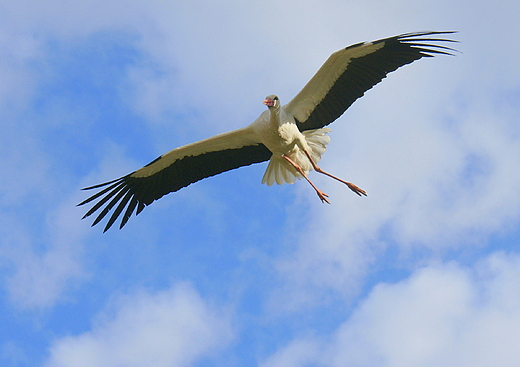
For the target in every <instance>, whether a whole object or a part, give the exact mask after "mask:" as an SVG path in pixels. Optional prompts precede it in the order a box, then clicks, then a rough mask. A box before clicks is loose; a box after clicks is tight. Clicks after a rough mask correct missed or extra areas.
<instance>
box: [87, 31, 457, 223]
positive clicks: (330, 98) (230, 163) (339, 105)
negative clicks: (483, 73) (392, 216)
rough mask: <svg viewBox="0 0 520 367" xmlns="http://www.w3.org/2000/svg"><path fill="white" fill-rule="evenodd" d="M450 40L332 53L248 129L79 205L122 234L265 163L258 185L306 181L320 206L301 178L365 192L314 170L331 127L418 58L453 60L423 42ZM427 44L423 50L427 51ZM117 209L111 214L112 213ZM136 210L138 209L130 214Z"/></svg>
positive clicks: (162, 160) (409, 37) (396, 41)
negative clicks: (143, 216) (323, 178)
mask: <svg viewBox="0 0 520 367" xmlns="http://www.w3.org/2000/svg"><path fill="white" fill-rule="evenodd" d="M445 33H453V32H421V33H408V34H403V35H400V36H396V37H390V38H386V39H382V40H379V41H375V42H368V43H359V44H356V45H353V46H349V47H347V48H344V49H342V50H339V51H337V52H335V53H333V54H332V55H331V56H330V57H329V58H328V59H327V61H326V62H325V63H324V64H323V66H322V67H321V68H320V69H319V70H318V72H317V73H316V74H315V75H314V77H313V78H312V79H311V80H310V81H309V82H308V83H307V84H306V85H305V87H304V88H303V89H302V90H301V91H300V92H299V93H298V94H297V95H296V96H295V97H294V98H293V99H292V100H291V101H289V103H287V104H286V105H281V104H280V100H279V98H278V97H277V96H275V95H270V96H267V97H266V98H265V100H264V104H265V105H266V106H267V107H268V109H267V110H266V111H264V112H262V114H261V115H260V116H259V117H258V118H257V119H256V120H255V121H254V122H253V123H251V124H250V125H249V126H246V127H244V128H241V129H237V130H233V131H230V132H227V133H223V134H219V135H216V136H213V137H210V138H207V139H204V140H201V141H198V142H195V143H192V144H188V145H184V146H182V147H179V148H176V149H173V150H171V151H170V152H168V153H166V154H163V155H162V156H160V157H158V158H157V159H155V160H154V161H152V162H150V163H149V164H147V165H146V166H144V167H143V168H141V169H139V170H137V171H134V172H132V173H130V174H128V175H126V176H124V177H121V178H119V179H116V180H113V181H110V182H106V183H104V184H100V185H96V186H92V187H88V188H86V189H94V188H101V187H104V189H102V190H101V191H100V192H98V193H96V194H95V195H93V196H91V197H90V198H88V199H87V200H85V201H83V202H82V203H80V204H78V205H83V204H86V203H88V202H91V201H94V200H97V199H99V200H98V202H97V203H96V204H95V205H94V206H93V207H92V208H91V209H90V210H89V211H88V212H87V213H86V214H85V216H84V218H85V217H87V216H90V215H91V214H93V213H94V212H96V211H97V210H99V209H101V208H103V209H102V210H101V212H100V213H99V215H98V216H97V218H96V219H95V221H94V223H93V225H95V224H97V223H98V222H99V221H100V220H101V219H103V217H105V216H106V215H107V214H108V212H109V211H110V210H112V209H113V208H114V207H115V209H114V212H113V213H112V215H111V216H110V219H109V220H108V223H107V225H106V227H105V231H106V230H107V229H108V228H110V227H111V226H112V224H113V223H114V221H115V220H116V219H117V218H118V217H119V215H120V214H121V213H123V210H124V214H123V217H122V220H121V225H120V228H122V227H123V226H124V225H125V224H126V222H127V220H128V219H129V218H130V216H131V215H132V213H133V212H134V210H136V214H139V213H140V212H141V211H142V210H143V209H144V207H145V206H147V205H149V204H151V203H152V202H153V201H155V200H157V199H159V198H161V197H162V196H164V195H166V194H168V193H170V192H174V191H177V190H180V189H181V188H183V187H186V186H188V185H190V184H192V183H194V182H196V181H199V180H201V179H203V178H206V177H210V176H213V175H216V174H219V173H222V172H225V171H228V170H231V169H235V168H238V167H242V166H246V165H250V164H253V163H259V162H263V161H267V160H269V165H268V167H267V169H266V172H265V174H264V177H263V179H262V183H266V184H268V185H272V184H274V183H275V182H276V183H277V184H283V183H293V182H295V180H296V179H297V178H304V179H306V180H307V181H308V182H309V183H310V184H311V185H312V187H313V188H314V189H315V190H316V193H317V194H318V196H319V198H320V199H321V200H322V202H327V203H328V202H329V201H328V200H327V197H328V195H326V194H325V193H323V192H322V191H321V190H319V189H318V188H316V187H315V186H314V184H313V183H312V182H311V181H310V180H309V178H308V177H307V174H308V173H309V172H310V171H311V170H316V171H317V172H319V173H323V174H325V175H327V176H329V177H332V178H334V179H336V180H338V181H340V182H342V183H344V184H346V185H347V186H348V187H349V188H350V189H351V190H352V191H354V192H355V193H356V194H358V195H366V193H365V191H363V190H362V189H360V188H358V187H357V186H356V185H353V184H351V183H350V182H346V181H343V180H341V179H339V178H337V177H335V176H333V175H331V174H329V173H327V172H324V171H323V170H322V169H321V168H319V167H318V166H317V163H318V162H319V160H320V159H321V155H322V154H323V153H324V152H325V149H326V145H327V144H328V143H329V141H330V139H329V137H328V136H327V135H326V134H327V133H328V132H329V131H330V129H329V128H326V127H325V126H326V125H328V124H330V123H332V122H333V121H334V120H336V119H337V118H338V117H339V116H341V115H342V114H343V112H345V110H346V109H347V108H348V107H349V106H350V105H351V104H352V103H353V102H354V101H355V100H356V99H357V98H359V97H361V96H362V95H363V94H364V93H365V92H366V91H367V90H368V89H370V88H371V87H372V86H374V85H375V84H377V83H378V82H380V81H381V80H382V79H383V78H384V77H385V76H386V74H388V73H389V72H391V71H394V70H396V69H397V68H399V67H400V66H403V65H405V64H408V63H411V62H413V61H415V60H418V59H420V58H422V57H431V56H433V55H435V54H451V53H450V51H453V50H452V49H451V48H448V47H445V46H440V45H435V44H430V43H428V42H432V41H437V42H453V41H451V40H447V39H443V38H426V36H431V35H437V34H445ZM425 42H426V43H425ZM116 205H117V206H116ZM136 208H137V209H136Z"/></svg>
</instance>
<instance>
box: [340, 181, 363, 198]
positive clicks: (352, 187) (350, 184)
mask: <svg viewBox="0 0 520 367" xmlns="http://www.w3.org/2000/svg"><path fill="white" fill-rule="evenodd" d="M345 184H346V185H347V186H348V188H349V189H351V190H352V191H354V192H355V193H356V194H358V195H359V196H362V195H365V196H367V193H366V191H365V190H363V189H361V188H359V187H357V186H356V185H354V184H353V183H351V182H345Z"/></svg>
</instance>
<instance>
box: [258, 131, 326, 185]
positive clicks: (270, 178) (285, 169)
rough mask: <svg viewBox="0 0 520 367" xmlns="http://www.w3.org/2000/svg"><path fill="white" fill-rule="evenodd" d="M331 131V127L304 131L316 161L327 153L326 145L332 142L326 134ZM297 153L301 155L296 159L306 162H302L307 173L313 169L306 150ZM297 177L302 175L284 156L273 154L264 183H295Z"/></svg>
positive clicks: (299, 177) (263, 179)
mask: <svg viewBox="0 0 520 367" xmlns="http://www.w3.org/2000/svg"><path fill="white" fill-rule="evenodd" d="M329 132H330V129H329V128H327V127H324V128H322V129H316V130H307V131H304V132H303V133H302V134H303V136H304V137H305V140H306V141H307V145H308V146H309V150H310V151H309V153H310V154H311V157H312V159H313V160H314V162H315V163H318V162H319V161H320V159H321V155H322V154H323V153H325V150H326V146H327V144H328V143H329V142H330V137H329V136H327V135H326V134H327V133H329ZM297 154H298V156H299V157H298V158H296V159H295V160H296V161H297V162H305V164H301V167H302V169H303V171H304V172H305V173H306V174H307V173H308V172H309V171H310V170H312V165H311V163H310V162H309V161H308V159H307V156H306V155H305V153H304V152H302V151H299V152H298V153H297ZM297 178H298V179H301V178H302V176H301V175H300V174H299V173H298V172H297V171H296V170H295V169H294V168H293V167H292V166H291V165H290V164H289V163H288V162H287V161H286V160H285V159H284V158H283V157H280V156H275V155H273V156H272V157H271V159H270V160H269V165H268V166H267V169H266V170H265V173H264V177H263V178H262V183H265V184H267V185H268V186H271V185H273V184H274V183H275V182H276V183H277V184H278V185H282V184H284V183H289V184H293V183H294V182H295V181H296V179H297Z"/></svg>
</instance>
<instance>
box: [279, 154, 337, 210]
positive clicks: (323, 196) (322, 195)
mask: <svg viewBox="0 0 520 367" xmlns="http://www.w3.org/2000/svg"><path fill="white" fill-rule="evenodd" d="M283 157H284V158H285V160H286V161H287V162H289V163H290V164H291V166H293V167H294V168H295V169H296V171H298V172H299V173H300V174H301V175H302V176H303V178H305V179H306V180H307V182H308V183H310V184H311V186H312V188H313V189H314V190H316V194H318V197H319V198H320V200H321V202H322V203H327V204H330V201H328V200H327V198H328V197H329V195H327V194H325V193H324V192H323V191H321V190H320V189H318V188H317V187H316V186H314V184H313V183H312V181H311V180H309V178H308V177H307V175H306V174H305V172H303V170H302V168H301V167H300V166H299V165H298V163H296V162H295V161H293V160H292V159H291V158H289V157H287V156H286V155H285V154H284V155H283Z"/></svg>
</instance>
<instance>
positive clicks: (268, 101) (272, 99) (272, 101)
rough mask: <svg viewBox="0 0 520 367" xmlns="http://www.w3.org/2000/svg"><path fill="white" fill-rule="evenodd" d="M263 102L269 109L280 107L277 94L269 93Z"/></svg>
mask: <svg viewBox="0 0 520 367" xmlns="http://www.w3.org/2000/svg"><path fill="white" fill-rule="evenodd" d="M264 104H265V105H266V106H267V107H268V108H270V109H271V108H273V107H280V100H279V99H278V96H275V95H274V94H271V95H270V96H267V97H265V99H264Z"/></svg>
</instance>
